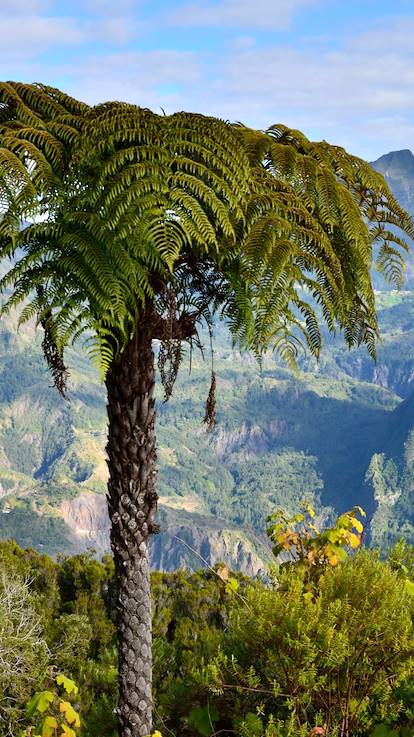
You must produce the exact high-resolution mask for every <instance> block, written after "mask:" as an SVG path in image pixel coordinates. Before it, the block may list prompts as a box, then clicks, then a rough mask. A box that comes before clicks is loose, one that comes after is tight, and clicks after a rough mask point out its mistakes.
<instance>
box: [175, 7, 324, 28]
mask: <svg viewBox="0 0 414 737" xmlns="http://www.w3.org/2000/svg"><path fill="white" fill-rule="evenodd" d="M317 4H319V2H318V0H277V1H276V2H275V0H255V2H251V0H218V1H217V2H207V3H203V4H201V3H186V4H183V5H181V6H179V7H178V8H177V9H176V10H175V11H174V12H173V13H171V16H170V19H171V21H172V22H173V23H176V24H177V25H183V26H200V27H203V26H219V27H221V28H223V27H231V28H233V29H248V30H254V29H261V30H273V31H274V30H286V29H288V28H289V27H290V25H291V23H292V20H293V18H294V17H295V15H296V14H297V13H298V12H299V11H301V10H303V9H304V8H306V7H310V6H314V5H317Z"/></svg>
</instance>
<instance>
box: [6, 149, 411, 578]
mask: <svg viewBox="0 0 414 737" xmlns="http://www.w3.org/2000/svg"><path fill="white" fill-rule="evenodd" d="M375 165H376V166H377V167H378V168H379V169H380V170H381V171H382V172H383V173H384V174H385V175H386V176H387V177H388V178H389V181H390V183H391V185H392V187H393V188H394V191H395V192H396V194H397V195H398V196H399V197H400V198H401V203H402V204H403V205H404V206H406V207H408V209H410V210H411V211H414V157H413V156H412V154H411V153H410V152H408V151H403V152H395V153H393V154H388V155H387V156H384V157H381V159H379V160H378V162H376V164H375ZM413 262H414V261H413V259H412V258H411V263H413ZM411 271H412V269H411V265H410V266H409V278H408V281H407V285H406V288H405V290H404V291H402V292H400V293H396V292H394V291H389V290H386V288H385V287H384V285H382V290H381V291H379V292H378V294H377V299H378V308H379V311H380V325H381V330H382V338H383V345H382V346H380V349H379V356H378V361H377V363H376V364H375V363H374V362H373V361H372V359H371V358H370V357H369V356H368V354H367V352H366V351H365V350H362V349H361V350H358V351H354V352H352V353H349V352H348V351H347V350H346V349H345V348H344V346H343V345H342V343H340V342H336V341H332V340H328V343H327V345H326V347H325V352H324V354H323V356H322V359H321V362H320V365H319V366H317V365H316V364H315V363H314V362H313V361H311V360H308V359H306V358H305V359H304V360H303V363H302V366H301V368H302V371H301V373H300V374H298V375H294V374H293V373H292V372H290V371H288V370H287V369H286V368H284V367H283V366H281V365H280V363H278V362H276V361H275V360H274V359H273V358H272V357H267V358H266V360H265V362H264V365H263V368H262V371H259V368H258V366H257V364H256V362H255V360H254V358H252V357H250V356H248V355H240V354H238V353H237V352H235V351H234V350H233V349H232V347H231V344H230V341H229V338H228V334H227V332H226V330H225V328H224V327H223V326H222V325H218V326H217V327H216V330H215V336H214V343H215V354H214V360H215V370H216V374H217V380H218V392H217V397H218V422H217V427H216V429H215V430H214V431H213V432H212V433H211V434H207V433H206V431H205V428H204V426H203V423H202V419H203V416H204V402H205V398H206V395H207V393H208V386H209V371H210V357H209V346H208V340H207V339H206V341H205V343H206V346H205V347H206V361H205V362H203V360H202V358H201V356H197V355H194V356H193V357H192V368H191V373H190V372H189V358H188V357H187V361H186V365H183V368H182V372H181V375H180V377H179V379H178V383H177V390H176V391H175V393H174V396H173V397H172V399H171V400H170V401H169V402H168V403H167V404H164V403H163V402H162V396H161V395H160V398H159V402H158V415H159V423H158V439H159V451H158V459H159V469H160V470H159V482H158V483H159V493H160V497H161V499H160V521H161V525H162V533H161V534H160V535H159V536H157V537H156V538H155V539H154V541H153V543H152V556H153V565H154V567H157V568H162V569H165V570H172V569H174V568H176V567H177V566H179V565H181V564H187V565H189V566H190V567H193V568H194V567H195V568H198V567H199V566H200V564H201V562H200V558H199V557H198V556H201V557H202V558H204V559H205V560H206V561H208V562H209V563H212V562H214V561H216V560H225V561H226V562H228V563H229V564H230V565H231V566H232V567H233V568H235V569H240V570H242V571H244V572H246V573H249V574H255V573H257V572H258V571H259V570H260V569H261V568H262V567H263V565H264V562H265V561H266V559H267V557H268V555H269V549H268V545H267V542H266V538H265V535H264V529H265V522H266V517H267V515H268V514H269V513H270V512H271V511H272V510H274V509H275V508H277V507H279V506H282V507H285V508H286V509H287V510H292V511H293V510H294V509H296V508H297V505H298V502H299V501H300V500H301V499H303V498H304V497H309V498H311V499H312V500H313V502H314V504H315V505H316V506H317V508H318V510H319V512H320V514H321V515H322V516H323V517H324V518H326V519H329V518H331V517H332V514H333V510H336V511H343V510H344V509H347V508H349V507H351V506H352V505H353V504H356V503H359V504H361V506H363V507H364V508H365V509H366V510H367V512H368V514H369V517H370V518H371V516H372V523H371V526H370V528H369V535H370V537H371V539H372V541H373V542H374V543H375V544H381V545H385V544H386V543H388V542H389V541H390V540H391V539H394V538H395V537H396V536H398V535H399V534H400V533H401V532H404V534H405V535H406V536H407V537H408V538H409V539H410V540H414V500H413V499H412V498H411V496H412V490H413V491H414V488H413V487H414V467H413V466H412V463H413V460H414V452H413V448H414V440H413V437H414V436H412V433H413V429H414V407H412V405H413V404H414V399H413V397H412V392H413V390H414V320H413V317H414V291H413V292H412V291H411V286H413V287H414V284H411ZM40 343H41V336H40V334H37V335H36V334H35V331H34V327H33V325H28V326H27V327H25V328H24V329H22V330H21V331H20V332H19V334H17V335H16V332H15V324H14V323H13V320H11V321H8V322H3V324H2V327H1V333H0V495H1V498H0V512H1V513H0V536H1V537H3V538H8V537H11V538H15V539H16V540H17V541H18V542H19V544H21V545H22V546H29V545H33V546H35V547H37V548H39V549H41V550H43V551H45V552H49V553H51V554H53V555H56V554H57V553H59V552H63V551H65V552H76V551H79V550H81V549H85V548H87V547H92V548H94V549H96V551H97V553H98V554H101V553H102V552H103V551H104V550H105V549H107V547H108V522H107V516H106V502H105V484H106V463H105V455H104V446H105V433H106V414H105V402H104V390H103V386H102V385H101V384H100V382H99V378H98V375H97V372H96V370H95V369H94V368H93V367H92V366H91V365H90V363H89V361H88V360H87V358H86V357H85V356H84V355H83V354H82V353H81V352H80V351H79V352H74V351H72V352H69V354H68V359H69V361H68V362H69V367H70V391H69V400H68V401H66V402H65V401H64V400H63V399H62V398H61V397H60V396H59V395H58V394H57V392H56V390H54V389H53V388H51V387H50V384H51V381H50V378H49V376H48V373H47V370H46V368H45V365H44V361H43V358H42V355H41V347H40ZM403 400H404V401H403ZM412 468H413V471H412V470H411V469H412Z"/></svg>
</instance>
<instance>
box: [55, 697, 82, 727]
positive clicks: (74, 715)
mask: <svg viewBox="0 0 414 737" xmlns="http://www.w3.org/2000/svg"><path fill="white" fill-rule="evenodd" d="M59 711H60V713H61V714H64V715H65V719H66V721H67V722H69V724H73V725H74V726H75V727H80V719H79V714H78V712H77V711H75V709H74V708H73V706H72V704H70V703H69V701H61V702H60V704H59Z"/></svg>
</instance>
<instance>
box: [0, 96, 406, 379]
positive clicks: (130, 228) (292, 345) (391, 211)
mask: <svg viewBox="0 0 414 737" xmlns="http://www.w3.org/2000/svg"><path fill="white" fill-rule="evenodd" d="M37 214H41V215H42V219H44V222H41V223H38V224H36V225H35V224H33V225H30V226H29V227H27V228H25V229H24V230H21V223H22V221H24V220H27V219H28V217H31V218H34V216H35V215H37ZM413 236H414V224H413V222H412V220H411V218H410V217H409V215H408V214H407V213H406V212H405V211H404V210H403V209H402V208H401V206H400V205H399V204H398V203H397V201H396V200H395V198H394V197H393V195H392V194H391V192H390V190H389V188H388V186H387V184H386V183H385V181H384V179H383V177H382V176H381V175H380V174H378V172H374V171H373V170H372V168H371V167H370V166H369V165H368V164H367V163H366V162H364V161H363V160H361V159H359V158H357V157H353V156H350V155H349V154H348V153H347V152H346V151H345V150H344V149H343V148H341V147H339V146H332V145H330V144H328V143H326V142H325V141H322V142H319V143H318V142H312V141H309V140H308V139H307V138H306V137H305V136H304V135H303V134H302V133H300V131H297V130H294V129H290V128H288V127H287V126H284V125H282V124H277V125H274V126H271V127H270V128H268V129H267V130H266V131H256V130H253V129H251V128H248V127H246V126H243V125H241V124H235V125H230V124H229V123H227V122H225V121H222V120H219V119H216V118H210V117H205V116H203V115H197V114H192V113H185V112H181V113H176V114H174V115H171V116H161V115H157V114H155V113H154V112H152V111H150V110H148V109H146V108H140V107H137V106H135V105H130V104H127V103H122V102H109V103H104V104H102V105H97V106H95V107H89V106H88V105H85V104H84V103H82V102H79V101H77V100H75V99H73V98H72V97H70V96H68V95H65V94H64V93H63V92H61V91H60V90H58V89H55V88H53V87H50V86H47V85H41V84H35V85H30V84H22V83H18V82H5V83H0V253H1V254H2V255H3V256H4V257H6V256H12V257H16V254H18V256H17V261H16V262H15V263H11V264H10V268H9V269H8V272H7V273H6V275H5V276H4V277H3V278H2V279H1V280H0V291H1V292H3V294H4V293H5V291H7V294H6V296H5V299H4V301H3V305H2V308H1V312H2V313H3V314H4V313H5V312H7V311H10V310H11V309H14V308H16V307H19V306H21V314H20V320H21V322H24V321H25V320H28V319H31V318H35V319H37V320H38V321H40V322H42V321H45V320H47V321H48V325H49V328H50V331H51V335H52V332H53V341H54V342H55V344H56V350H57V352H58V354H59V356H60V355H63V350H64V348H65V346H66V345H67V344H69V343H70V342H73V341H74V340H77V339H80V338H81V337H85V336H87V341H88V344H89V350H90V351H92V355H93V358H94V361H95V362H96V363H97V364H98V365H99V367H100V370H101V372H102V375H104V374H105V372H106V371H107V369H108V368H109V366H110V365H111V362H112V361H113V360H114V358H115V357H116V356H117V354H118V353H119V352H120V351H122V350H123V349H124V347H125V345H126V343H127V341H128V340H129V339H130V338H131V336H132V335H133V334H134V331H135V330H136V326H137V320H138V319H139V315H140V311H141V310H142V309H145V308H146V307H147V306H148V304H149V303H153V304H154V306H155V308H156V309H157V310H160V311H161V312H160V314H162V310H163V294H165V290H166V289H167V286H168V289H172V290H173V293H174V295H175V300H176V302H175V303H174V304H175V305H176V309H177V310H178V311H179V313H180V314H186V315H191V319H192V320H194V321H200V320H203V319H206V320H209V319H210V316H211V314H212V313H213V312H218V313H219V314H220V315H221V317H222V318H223V319H225V320H227V322H228V324H229V326H230V329H231V332H232V335H233V339H234V341H235V342H236V343H237V344H238V345H239V346H241V347H243V348H247V349H249V350H252V351H254V353H255V354H256V355H257V356H258V357H260V356H261V355H262V353H263V351H264V350H266V349H272V350H276V351H279V352H280V354H281V355H282V357H283V358H285V360H287V361H288V362H290V363H291V364H292V365H294V363H295V361H296V359H297V356H298V352H299V351H300V350H302V349H303V347H304V346H305V347H307V349H308V350H309V351H310V352H311V353H312V354H313V355H315V356H318V355H319V352H320V350H321V343H322V338H321V328H320V321H321V320H323V321H324V322H325V323H326V325H327V327H328V329H329V330H331V331H335V330H337V329H339V330H343V331H344V335H345V339H346V341H347V342H348V344H349V346H353V345H360V344H366V345H367V347H368V350H369V351H370V352H371V353H372V354H374V352H375V342H376V339H377V325H376V314H375V299H374V294H373V290H372V283H371V270H372V267H373V265H374V262H376V265H377V268H378V269H379V270H380V271H381V273H383V274H384V276H385V277H386V278H388V279H390V280H391V281H392V282H393V283H395V284H396V285H400V284H401V279H402V275H403V271H404V258H403V254H404V252H405V251H406V249H407V243H406V238H407V237H413ZM10 287H12V293H11V294H9V292H8V290H9V289H10ZM174 309H175V308H174ZM191 339H192V338H190V340H191Z"/></svg>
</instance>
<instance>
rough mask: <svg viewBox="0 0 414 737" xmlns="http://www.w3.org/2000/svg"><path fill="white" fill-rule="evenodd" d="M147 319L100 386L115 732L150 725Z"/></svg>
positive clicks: (141, 731) (139, 732)
mask: <svg viewBox="0 0 414 737" xmlns="http://www.w3.org/2000/svg"><path fill="white" fill-rule="evenodd" d="M151 328H152V326H151V320H150V319H147V320H146V319H145V315H143V317H142V319H141V320H140V321H139V324H138V326H137V333H136V336H135V337H134V339H133V340H131V342H130V343H129V344H128V346H127V347H126V349H125V350H124V351H123V353H122V354H121V355H120V356H119V357H118V358H117V359H116V360H114V361H113V364H112V366H111V369H110V371H109V372H108V375H107V378H106V387H107V392H108V416H109V434H108V445H107V453H108V465H109V474H110V478H109V482H108V492H109V493H108V506H109V515H110V518H111V523H112V524H111V545H112V550H113V554H114V558H115V570H116V577H117V583H118V641H119V685H120V693H119V706H118V720H119V733H120V735H121V737H144V735H148V734H150V732H151V727H152V693H151V692H152V661H151V598H150V568H149V552H148V538H149V535H150V533H151V532H154V531H155V529H154V528H155V527H156V526H155V524H154V516H155V513H156V505H157V494H156V468H155V461H156V450H155V431H154V422H155V408H154V383H155V370H154V355H153V352H152V347H151V340H152V329H151Z"/></svg>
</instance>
